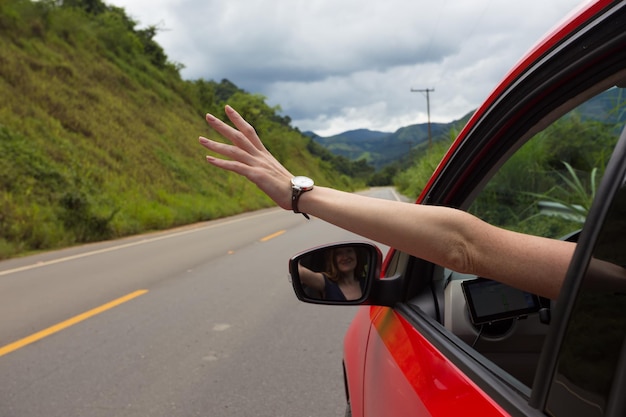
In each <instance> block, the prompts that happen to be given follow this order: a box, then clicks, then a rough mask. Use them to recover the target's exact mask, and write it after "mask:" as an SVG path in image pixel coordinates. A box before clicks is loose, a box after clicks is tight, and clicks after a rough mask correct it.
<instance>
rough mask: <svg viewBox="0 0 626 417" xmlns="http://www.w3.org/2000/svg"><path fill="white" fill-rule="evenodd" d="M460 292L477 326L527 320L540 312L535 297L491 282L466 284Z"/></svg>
mask: <svg viewBox="0 0 626 417" xmlns="http://www.w3.org/2000/svg"><path fill="white" fill-rule="evenodd" d="M461 288H462V289H463V294H464V295H465V301H466V302H467V307H468V310H469V313H470V319H471V320H472V323H474V324H475V325H480V324H485V323H491V322H494V321H498V320H507V319H513V318H518V317H521V316H526V315H528V314H531V313H536V312H538V311H539V309H540V308H541V304H540V302H539V297H538V296H536V295H535V294H531V293H529V292H526V291H522V290H518V289H517V288H513V287H510V286H508V285H506V284H502V283H501V282H497V281H493V280H490V279H486V278H476V279H471V280H467V281H463V282H462V283H461Z"/></svg>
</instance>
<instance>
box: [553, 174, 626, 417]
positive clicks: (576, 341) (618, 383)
mask: <svg viewBox="0 0 626 417" xmlns="http://www.w3.org/2000/svg"><path fill="white" fill-rule="evenodd" d="M607 204H608V202H607ZM588 265H589V266H588V268H587V271H586V273H585V276H584V280H583V285H582V287H581V290H580V292H579V294H578V297H577V299H576V301H575V303H574V306H573V310H572V314H571V316H570V321H569V323H568V326H567V330H566V332H565V338H564V339H563V343H562V345H561V348H560V352H559V355H558V361H557V370H556V375H555V376H554V378H553V380H552V384H551V387H550V392H549V396H548V402H547V407H546V411H547V412H548V414H550V415H552V416H556V417H560V416H571V415H577V416H604V415H616V416H617V415H619V416H623V415H624V413H625V412H626V410H625V409H624V407H625V404H624V403H625V402H624V389H625V386H624V378H626V363H625V361H626V345H625V336H626V269H624V268H625V267H626V186H625V184H624V183H623V182H622V184H621V187H620V189H619V191H618V192H617V194H616V197H615V198H614V200H613V202H612V204H611V206H610V210H609V212H608V215H607V216H606V219H605V221H604V224H603V225H602V228H601V229H600V233H599V237H598V239H597V240H596V242H595V246H594V249H593V254H592V257H591V261H590V262H589V264H588Z"/></svg>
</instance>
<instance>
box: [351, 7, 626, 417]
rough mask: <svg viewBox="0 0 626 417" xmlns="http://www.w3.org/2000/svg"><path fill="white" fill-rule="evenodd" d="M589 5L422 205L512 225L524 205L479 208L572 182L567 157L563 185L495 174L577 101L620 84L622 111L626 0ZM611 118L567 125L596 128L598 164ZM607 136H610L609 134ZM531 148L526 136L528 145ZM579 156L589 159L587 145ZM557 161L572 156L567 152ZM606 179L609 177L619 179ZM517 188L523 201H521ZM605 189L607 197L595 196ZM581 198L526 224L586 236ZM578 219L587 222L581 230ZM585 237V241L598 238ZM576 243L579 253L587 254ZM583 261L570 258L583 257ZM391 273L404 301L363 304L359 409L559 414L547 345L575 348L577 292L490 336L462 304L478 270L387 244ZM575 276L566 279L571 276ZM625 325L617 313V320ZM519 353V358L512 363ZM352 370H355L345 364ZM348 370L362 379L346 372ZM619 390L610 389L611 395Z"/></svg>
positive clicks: (471, 137)
mask: <svg viewBox="0 0 626 417" xmlns="http://www.w3.org/2000/svg"><path fill="white" fill-rule="evenodd" d="M594 7H595V8H594ZM594 7H591V8H590V9H588V10H587V11H585V12H583V13H582V14H581V15H580V16H578V17H575V18H573V19H572V21H571V22H570V24H566V25H565V26H563V27H562V28H561V30H560V31H557V32H556V33H555V34H553V35H552V37H549V38H547V39H546V41H545V42H544V43H542V44H540V45H539V46H538V48H537V49H536V50H534V51H533V52H532V53H531V54H529V56H528V57H527V58H526V59H525V60H523V61H522V62H521V63H520V65H519V66H518V67H516V68H515V69H514V70H513V71H512V72H511V73H510V74H509V76H508V77H507V78H506V79H505V81H504V82H503V83H502V84H501V85H500V86H498V87H497V88H496V90H495V91H494V94H493V95H492V96H491V97H490V98H489V100H488V101H487V102H486V103H485V104H484V105H483V106H481V108H479V109H478V110H477V112H476V114H475V115H474V117H473V118H472V119H471V120H470V122H469V123H468V126H466V128H465V129H464V131H463V132H461V134H460V136H459V139H457V141H456V142H455V143H454V144H453V145H452V147H451V150H450V151H449V153H448V154H447V155H446V156H445V157H444V159H443V161H442V164H441V165H440V167H439V168H438V169H437V171H436V173H435V175H434V176H433V178H432V180H431V181H430V182H429V184H428V185H427V186H426V188H425V190H424V192H423V193H422V195H421V196H420V198H419V200H418V203H421V204H440V205H448V206H452V207H458V208H460V209H464V210H469V211H472V210H475V211H476V212H477V213H475V214H477V215H479V214H481V215H484V216H486V217H489V216H491V215H494V213H495V218H496V219H498V218H499V219H504V220H503V222H505V223H506V222H507V221H508V220H509V219H510V218H511V217H515V218H518V217H516V216H517V215H520V214H523V213H519V211H514V210H512V209H510V210H508V212H509V213H510V216H508V217H507V216H506V215H503V213H506V212H507V210H501V207H498V206H497V205H496V206H495V207H496V208H497V210H486V211H484V210H483V211H482V212H481V205H483V203H484V202H485V201H488V200H490V199H491V200H493V201H494V202H495V203H496V204H497V203H502V204H503V206H506V205H507V204H509V202H510V200H515V203H518V200H522V201H524V199H525V198H531V199H534V200H543V199H544V197H545V193H547V190H551V189H552V188H554V190H556V191H557V192H559V191H563V188H565V186H564V185H563V184H567V181H566V180H565V179H566V178H567V176H568V175H570V171H569V170H568V168H567V167H568V164H562V170H561V171H560V172H556V174H555V178H556V181H559V179H560V181H561V182H558V183H555V187H551V184H548V185H547V188H545V189H539V190H535V189H530V190H525V189H522V190H518V191H517V192H514V193H511V190H510V189H509V188H507V187H504V189H498V187H497V186H495V187H492V186H491V185H492V184H493V182H492V181H496V180H494V179H495V178H496V177H498V175H497V174H502V173H503V175H504V176H506V175H509V174H510V172H513V173H516V172H517V174H516V175H517V176H513V178H512V179H511V181H509V182H508V183H507V184H513V183H515V179H516V178H521V177H527V176H528V173H527V172H525V171H524V170H523V169H521V168H520V167H519V166H518V167H515V163H516V162H515V158H513V157H514V156H516V155H520V153H523V152H526V153H531V157H530V158H528V157H526V160H527V161H528V160H532V146H534V145H532V142H533V140H534V138H536V137H538V136H541V135H543V134H544V132H545V131H546V130H547V129H548V128H554V129H555V130H557V129H559V127H560V126H559V125H558V123H559V121H560V120H563V117H574V116H572V113H570V111H572V110H574V109H576V108H577V106H583V105H587V106H590V105H592V104H593V103H595V102H594V99H597V98H598V97H600V96H604V95H605V94H608V93H610V92H617V96H618V97H620V98H619V102H618V103H617V105H616V113H617V114H623V109H624V103H623V98H622V97H624V96H625V95H624V94H623V91H624V90H623V86H625V85H626V54H625V51H626V33H625V32H624V30H623V28H624V27H626V17H625V16H626V6H625V3H624V2H613V3H610V4H609V3H608V2H597V3H596V4H595V6H594ZM616 86H617V87H616ZM608 116H609V115H608V114H607V117H608ZM607 120H608V119H607ZM582 122H585V121H584V120H583V121H582ZM607 123H609V124H610V123H613V127H610V126H607V125H604V127H603V130H602V131H597V132H596V131H591V132H588V131H587V130H585V128H584V127H581V129H579V130H576V129H574V130H573V131H572V132H571V134H572V135H575V137H578V136H579V134H580V135H581V136H582V134H583V133H590V134H589V135H588V136H585V137H587V138H588V140H589V141H590V146H592V147H593V146H595V145H599V148H606V155H605V156H606V158H604V159H603V161H606V160H608V157H609V156H610V155H611V152H612V149H613V146H614V144H615V143H616V142H617V139H618V137H619V132H620V130H616V129H617V126H618V125H619V126H623V119H620V118H619V117H618V119H611V120H610V121H608V122H607ZM583 125H584V123H583ZM583 125H581V126H583ZM607 132H611V133H607ZM531 139H533V140H531ZM549 139H550V137H548V143H550V144H551V145H552V146H559V145H560V142H558V141H552V142H550V140H549ZM605 139H606V140H607V142H603V141H604V140H605ZM622 142H623V140H622ZM525 144H531V145H530V148H529V147H525V146H526V145H525ZM620 146H621V145H620ZM528 149H531V150H530V151H529V150H528ZM616 149H617V150H616V153H615V155H616V157H615V158H617V160H619V159H620V158H622V159H623V158H624V155H623V153H622V151H621V150H620V147H619V146H618V147H617V148H616ZM567 150H568V147H567V146H564V147H563V152H564V153H566V152H567ZM537 155H538V156H539V155H541V153H540V152H539V153H537ZM580 156H581V157H582V158H583V159H584V156H585V154H584V152H583V153H582V154H581V155H580ZM559 158H563V159H564V160H565V161H567V158H566V157H565V156H559ZM614 160H615V159H614ZM507 161H509V162H510V161H513V168H512V169H509V168H507V166H510V165H506V164H505V163H506V162H507ZM557 162H562V161H557ZM570 162H571V160H570ZM593 164H595V166H594V167H593V168H598V169H599V171H601V172H600V173H599V174H598V178H599V177H600V176H601V175H602V173H603V172H604V169H605V167H606V166H602V162H601V161H596V162H594V163H593ZM593 164H592V165H593ZM554 165H557V164H554ZM569 166H570V167H571V166H572V165H571V164H569ZM592 172H593V170H592V171H591V172H585V174H586V175H587V178H589V181H590V182H592V183H594V184H595V182H594V180H593V179H591V178H590V177H592V176H593V175H592ZM607 172H608V170H607ZM572 175H573V177H571V178H570V179H572V180H573V181H574V182H575V181H576V179H578V180H582V179H583V178H584V177H583V176H582V174H581V173H580V172H579V171H578V170H576V169H574V170H573V174H572ZM607 175H608V174H607ZM607 175H605V176H604V183H606V182H607V181H608V182H610V181H612V180H611V179H607V178H609V177H607ZM610 178H613V177H612V176H611V177H610ZM498 181H499V180H498ZM546 182H548V183H549V181H546ZM544 185H545V184H544ZM494 189H495V190H494ZM542 193H543V194H542ZM520 196H522V197H523V198H518V197H520ZM542 196H543V197H542ZM503 197H506V198H503ZM598 197H602V198H608V197H609V196H608V194H603V196H601V195H600V194H598ZM557 201H559V200H558V199H557V197H555V195H553V194H550V195H548V202H550V203H555V202H557ZM596 201H598V200H597V199H596ZM605 201H606V200H602V201H601V202H600V203H598V202H596V203H595V204H596V206H597V205H598V204H602V203H604V202H605ZM540 202H541V201H534V202H533V204H532V206H533V207H534V210H536V213H534V214H533V215H534V216H535V217H534V220H536V219H539V218H542V216H543V214H541V215H540V213H539V212H541V210H542V209H541V208H540V204H539V203H540ZM576 206H578V204H569V203H567V204H561V203H556V205H550V204H548V205H547V207H548V209H547V212H548V213H549V214H547V215H546V216H552V217H550V219H549V220H548V221H546V220H545V219H543V218H542V219H541V220H540V221H538V222H537V223H536V224H533V225H531V226H532V227H531V228H534V233H536V234H541V235H546V236H548V237H552V238H557V237H559V236H561V237H562V238H564V239H572V240H574V241H576V240H578V239H579V233H578V232H577V228H582V229H583V231H582V232H581V234H580V236H583V235H585V234H586V233H587V232H586V229H585V228H587V227H595V226H593V224H592V223H589V221H585V219H586V218H585V217H584V218H583V219H582V221H580V219H577V218H576V216H575V214H576V213H572V210H573V209H576ZM489 207H490V208H493V207H494V206H493V205H490V206H489ZM507 207H508V206H507ZM514 207H517V206H514ZM544 211H546V210H545V208H544ZM555 212H556V214H555ZM559 212H560V214H559ZM589 213H591V212H589ZM572 214H574V216H572ZM513 215H515V216H513ZM568 216H569V217H568ZM530 217H532V216H530ZM546 218H547V217H546ZM490 220H492V219H491V218H490ZM534 220H533V219H531V220H528V219H527V218H526V217H524V218H523V221H517V222H515V221H513V222H511V223H513V227H514V228H517V227H527V226H528V225H529V224H530V223H532V221H534ZM577 223H579V224H580V226H578V227H577V226H576V224H577ZM583 224H584V228H583V227H582V225H583ZM594 224H595V223H594ZM501 226H503V227H505V226H511V224H506V225H501ZM565 231H568V232H569V231H571V232H574V233H573V234H569V233H564V232H565ZM589 233H591V232H589ZM570 235H571V236H570ZM585 242H587V241H585ZM584 245H585V246H584V247H585V248H588V247H589V245H591V243H585V244H584ZM581 247H582V246H579V249H578V250H584V249H580V248H581ZM578 259H579V258H578V257H577V258H575V260H574V261H576V262H580V260H578ZM577 260H578V261H577ZM575 268H578V269H580V266H577V265H576V264H575V263H573V264H572V269H575ZM582 269H584V268H582ZM385 275H386V276H397V275H401V276H403V277H404V280H405V286H404V292H405V293H404V297H405V299H404V300H403V301H402V302H400V303H398V304H397V305H396V306H395V307H394V308H388V307H367V308H366V309H367V314H366V315H367V316H368V318H369V320H370V325H371V331H370V333H369V335H368V339H367V349H366V352H365V354H364V359H363V361H364V366H363V370H362V392H352V393H351V394H350V397H351V403H352V411H353V413H354V415H359V416H361V415H362V416H368V417H369V416H407V415H416V416H419V415H430V416H449V415H480V416H499V415H545V414H544V412H545V413H548V414H550V413H552V411H551V410H554V409H555V406H554V404H560V403H561V401H562V400H560V399H559V398H560V397H559V396H560V395H561V391H563V390H561V391H559V389H558V387H563V385H562V384H561V385H558V384H559V383H562V381H563V379H562V378H561V377H560V375H561V369H562V367H560V364H562V363H564V361H565V359H564V358H566V356H564V355H565V354H564V352H561V351H560V350H559V351H558V352H557V351H552V349H548V348H549V347H551V346H561V345H563V346H570V345H571V344H572V342H571V341H568V340H567V339H563V337H564V335H566V334H568V332H567V331H565V330H563V326H565V328H569V327H567V325H566V324H564V323H565V322H567V323H571V322H570V321H568V320H570V319H569V316H568V315H567V314H566V313H565V312H564V311H567V306H568V305H569V304H570V302H572V303H573V301H572V298H571V297H573V294H574V293H573V290H571V289H570V290H568V292H567V295H564V296H563V299H562V300H561V299H559V300H558V301H557V300H544V301H545V303H546V304H545V309H544V313H545V314H544V316H543V317H540V316H539V315H533V316H532V317H529V318H527V319H526V318H523V317H518V318H516V319H515V320H513V321H512V322H509V323H508V324H506V326H509V327H498V326H501V325H502V323H497V326H494V327H493V328H492V329H489V330H490V331H491V332H492V333H490V334H483V333H482V331H483V330H482V329H480V330H479V329H478V328H476V327H473V326H472V323H470V322H469V320H468V319H467V309H466V306H465V304H464V300H463V298H462V294H461V292H459V288H460V285H459V284H460V282H462V281H463V280H466V279H470V278H473V277H464V276H461V275H460V274H456V273H455V272H454V271H447V270H445V269H444V268H441V267H439V266H437V265H433V264H430V263H428V262H425V261H423V260H420V259H415V258H412V257H408V256H406V254H403V253H400V252H392V254H391V256H390V258H389V259H388V260H387V269H386V271H385ZM576 279H578V278H571V277H569V278H568V280H569V281H568V282H572V281H576ZM568 285H574V284H568ZM617 299H619V297H618V298H617ZM550 313H552V315H553V318H552V319H550ZM621 323H622V322H619V320H618V324H621ZM572 326H573V325H572ZM558 329H561V330H558ZM570 329H571V328H570ZM573 331H574V330H570V332H573ZM579 337H582V336H579ZM616 339H619V336H616ZM616 343H617V342H616ZM348 350H349V349H348ZM617 351H618V352H621V351H619V349H618V350H617ZM546 352H552V353H551V356H546V355H548V354H547V353H546ZM347 355H348V356H349V352H347ZM616 355H617V354H616ZM620 355H621V356H620ZM522 357H523V358H524V359H520V360H519V361H521V362H522V364H521V366H520V364H519V363H517V362H518V358H522ZM620 361H622V362H623V353H619V355H617V359H616V360H615V361H614V362H613V365H614V366H621V367H622V369H623V366H624V365H623V363H622V362H620ZM346 366H347V367H348V368H351V367H352V365H350V364H347V365H346ZM529 366H532V369H530V372H524V371H526V368H528V367H529ZM347 373H348V375H355V371H354V370H351V369H348V370H347ZM617 375H618V376H619V375H622V374H619V373H618V374H617ZM353 379H354V377H353ZM618 379H619V378H618ZM536 381H539V382H536ZM348 386H349V389H352V387H357V388H355V389H358V387H359V383H351V381H348ZM612 386H613V385H611V386H609V387H608V388H607V389H608V391H611V387H612ZM620 387H623V383H622V385H620ZM568 388H570V386H569V385H566V386H565V388H564V390H565V391H567V389H568ZM611 392H612V391H611ZM607 398H608V399H607V400H606V401H608V403H610V406H611V407H614V408H615V409H616V410H619V406H620V404H621V403H619V402H618V401H616V400H615V398H616V397H615V396H614V395H612V394H611V395H608V394H607ZM551 401H552V402H551ZM613 404H617V405H613ZM570 411H571V410H570ZM603 412H604V409H602V411H601V413H603ZM559 415H567V414H559ZM598 415H604V414H598ZM613 415H618V414H613ZM622 415H623V414H622Z"/></svg>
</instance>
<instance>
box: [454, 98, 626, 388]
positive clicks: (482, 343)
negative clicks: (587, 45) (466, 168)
mask: <svg viewBox="0 0 626 417" xmlns="http://www.w3.org/2000/svg"><path fill="white" fill-rule="evenodd" d="M625 121H626V91H624V90H623V89H619V88H612V89H609V90H606V91H604V92H603V93H602V94H599V95H597V96H595V97H593V98H591V99H589V100H587V102H585V103H583V104H581V105H580V106H578V107H577V108H576V109H574V110H572V111H570V112H569V113H567V114H565V115H564V116H562V117H560V118H559V119H558V120H556V121H554V122H553V123H552V124H550V125H548V126H547V127H546V128H545V129H543V130H541V131H540V132H538V133H536V134H535V135H534V136H533V137H532V138H531V139H530V140H529V141H527V142H526V143H525V144H524V145H523V146H522V147H520V148H519V149H518V150H517V151H516V152H515V153H514V154H513V155H512V156H511V157H510V158H509V159H508V160H507V162H505V163H504V164H503V165H502V166H501V167H500V168H499V170H498V172H496V174H495V175H494V176H493V177H492V178H491V179H490V180H489V181H488V182H487V184H486V186H485V187H483V189H482V190H481V191H480V193H479V194H478V195H477V197H476V198H475V200H474V201H473V202H472V203H471V205H470V206H469V211H470V212H471V213H473V214H474V215H476V216H477V217H479V218H482V219H483V220H485V221H487V222H489V223H491V224H494V225H497V226H500V227H503V228H506V229H509V230H514V231H518V232H522V233H527V234H533V235H538V236H544V237H548V238H555V239H568V240H574V241H575V240H576V239H577V236H578V234H579V233H580V231H581V230H582V229H583V228H584V226H585V221H586V218H587V214H588V211H589V209H590V207H591V204H592V202H593V201H594V197H595V195H596V187H597V186H598V184H599V183H600V181H601V179H602V176H603V174H604V172H605V170H606V167H607V164H608V161H609V159H610V157H611V154H612V152H613V149H614V147H615V144H616V143H617V141H618V139H619V136H620V132H621V127H622V126H623V125H624V122H625ZM625 236H626V234H625ZM624 253H625V254H626V252H624ZM444 275H445V276H446V277H447V280H446V281H445V282H446V286H445V290H444V298H445V300H444V301H443V305H444V309H445V311H444V313H443V317H444V326H445V327H446V328H447V329H448V330H450V331H452V333H454V334H455V335H456V336H458V337H459V338H461V339H462V340H463V341H465V342H466V343H468V344H469V345H470V346H472V347H473V348H474V349H475V350H476V351H477V352H478V353H480V354H481V355H482V356H483V357H484V358H485V359H487V360H489V361H491V362H493V364H495V365H496V366H497V367H498V368H499V369H500V370H502V371H504V372H505V373H506V374H508V375H509V376H512V377H513V378H515V380H516V381H518V382H520V383H521V384H522V386H524V387H526V388H527V389H528V388H530V387H532V385H533V381H534V378H535V376H536V371H537V369H538V364H539V360H540V355H541V352H542V349H543V346H544V342H545V340H546V337H547V334H548V331H549V329H550V324H551V321H550V317H551V313H552V311H551V310H552V309H553V308H554V302H553V301H551V300H548V299H544V298H541V299H540V300H539V304H538V305H537V306H536V307H537V308H536V309H534V310H533V312H531V313H529V314H520V315H518V316H516V317H511V318H508V316H507V319H506V320H498V321H495V320H494V321H492V322H487V323H484V324H475V323H476V321H475V320H472V319H468V316H472V315H471V314H470V311H469V310H468V307H469V304H468V301H467V296H466V295H465V293H466V292H467V291H464V290H465V287H464V286H465V284H467V283H468V282H469V280H473V279H475V278H476V277H474V276H466V275H463V274H458V273H455V272H449V273H445V274H444ZM464 282H465V284H464ZM498 294H500V293H498ZM505 294H508V293H506V292H505ZM504 296H505V295H502V297H504ZM498 297H500V295H498ZM525 297H527V295H526V296H525ZM525 299H526V298H525ZM479 300H492V302H493V297H492V298H489V297H482V298H479ZM480 302H484V301H476V302H475V303H474V304H479V303H480ZM474 304H472V307H474V308H475V309H476V310H481V309H482V310H489V309H490V308H492V307H493V305H491V304H490V305H486V306H481V305H474ZM459 306H464V308H459ZM472 317H473V316H472Z"/></svg>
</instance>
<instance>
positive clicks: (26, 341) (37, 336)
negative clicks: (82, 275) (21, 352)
mask: <svg viewBox="0 0 626 417" xmlns="http://www.w3.org/2000/svg"><path fill="white" fill-rule="evenodd" d="M147 292H148V290H137V291H135V292H132V293H130V294H127V295H125V296H123V297H120V298H118V299H116V300H113V301H110V302H108V303H106V304H103V305H101V306H100V307H96V308H94V309H92V310H89V311H87V312H85V313H82V314H79V315H78V316H75V317H72V318H71V319H67V320H65V321H63V322H61V323H59V324H55V325H54V326H51V327H48V328H47V329H44V330H41V331H39V332H37V333H34V334H32V335H30V336H27V337H25V338H23V339H20V340H18V341H15V342H13V343H10V344H8V345H6V346H3V347H1V348H0V356H4V355H6V354H7V353H11V352H13V351H14V350H18V349H20V348H23V347H24V346H26V345H30V344H31V343H35V342H36V341H38V340H41V339H43V338H44V337H47V336H50V335H52V334H54V333H57V332H60V331H61V330H63V329H66V328H68V327H70V326H73V325H75V324H77V323H80V322H81V321H83V320H87V319H88V318H90V317H93V316H95V315H97V314H100V313H102V312H104V311H107V310H110V309H112V308H113V307H117V306H118V305H120V304H122V303H125V302H126V301H130V300H132V299H133V298H136V297H139V296H140V295H143V294H145V293H147Z"/></svg>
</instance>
